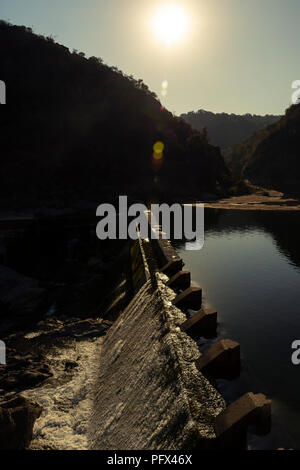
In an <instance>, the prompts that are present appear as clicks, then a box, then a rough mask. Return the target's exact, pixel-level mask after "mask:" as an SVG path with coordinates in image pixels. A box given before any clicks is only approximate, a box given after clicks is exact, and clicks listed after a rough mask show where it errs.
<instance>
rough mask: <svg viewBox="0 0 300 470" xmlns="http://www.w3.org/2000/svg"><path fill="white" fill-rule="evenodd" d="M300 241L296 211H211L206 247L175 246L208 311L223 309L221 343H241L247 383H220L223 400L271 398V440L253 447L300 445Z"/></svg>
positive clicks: (207, 215)
mask: <svg viewBox="0 0 300 470" xmlns="http://www.w3.org/2000/svg"><path fill="white" fill-rule="evenodd" d="M299 239H300V214H299V212H296V211H295V212H276V211H265V212H264V211H244V210H243V211H240V210H220V209H206V210H205V243H204V247H203V249H202V250H200V251H186V250H185V248H184V244H183V243H178V242H176V243H175V244H176V246H177V250H178V251H179V253H180V255H181V256H182V258H183V260H184V262H185V269H188V270H190V271H191V274H192V280H193V282H194V283H195V284H197V285H199V286H200V287H202V289H203V296H204V306H211V307H214V308H216V310H217V311H218V321H219V327H218V338H217V339H220V338H225V337H226V338H231V339H233V340H236V341H238V342H240V344H241V351H242V374H241V378H240V379H239V380H237V381H234V382H233V383H226V381H218V387H219V389H220V390H221V391H222V393H223V396H224V398H225V399H226V400H227V401H228V402H230V401H232V400H233V399H234V398H236V397H237V396H239V395H240V394H241V393H242V391H254V392H262V393H265V394H266V395H267V396H268V397H270V398H271V399H272V410H273V421H274V425H273V431H272V436H269V437H268V438H266V439H265V441H261V440H260V443H259V444H256V443H255V441H253V442H254V444H253V448H256V447H262V448H269V447H271V448H272V447H273V446H274V445H275V446H277V445H278V446H292V447H293V448H299V447H300V395H299V390H300V365H299V366H295V365H293V363H292V361H291V356H292V353H293V350H292V348H291V345H292V343H293V341H294V340H298V339H299V340H300V244H299ZM217 339H216V340H217ZM214 341H215V340H214ZM198 343H199V347H200V350H201V347H202V348H203V347H205V348H206V347H207V344H206V343H207V342H205V341H204V340H203V339H201V338H199V341H198ZM273 448H274V447H273Z"/></svg>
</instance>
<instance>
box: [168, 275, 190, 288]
mask: <svg viewBox="0 0 300 470" xmlns="http://www.w3.org/2000/svg"><path fill="white" fill-rule="evenodd" d="M167 286H168V287H171V289H181V290H185V289H188V288H189V287H190V286H191V273H190V272H189V271H179V272H178V273H176V274H175V275H174V276H172V277H171V278H170V279H169V281H168V282H167Z"/></svg>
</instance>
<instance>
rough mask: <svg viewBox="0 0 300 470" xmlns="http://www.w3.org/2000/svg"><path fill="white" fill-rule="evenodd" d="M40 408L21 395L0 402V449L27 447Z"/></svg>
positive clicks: (39, 413)
mask: <svg viewBox="0 0 300 470" xmlns="http://www.w3.org/2000/svg"><path fill="white" fill-rule="evenodd" d="M41 412H42V408H41V407H40V406H39V405H37V404H35V403H31V402H30V401H28V400H27V399H26V398H24V397H22V396H21V395H19V396H17V397H15V398H13V399H12V400H9V401H6V402H1V403H0V449H1V450H22V449H27V448H28V446H29V444H30V442H31V440H32V434H33V426H34V422H35V420H36V419H37V418H38V417H39V416H40V415H41Z"/></svg>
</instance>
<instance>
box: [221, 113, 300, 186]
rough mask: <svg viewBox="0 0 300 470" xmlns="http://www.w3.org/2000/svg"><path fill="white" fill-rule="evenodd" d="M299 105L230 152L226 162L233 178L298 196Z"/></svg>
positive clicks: (299, 183) (299, 162)
mask: <svg viewBox="0 0 300 470" xmlns="http://www.w3.org/2000/svg"><path fill="white" fill-rule="evenodd" d="M299 136H300V105H295V106H291V107H290V108H289V109H288V110H287V111H286V114H285V116H284V117H282V119H280V121H278V122H277V123H275V124H272V125H271V126H269V127H267V128H265V129H263V130H261V131H259V132H257V133H255V134H254V135H253V136H251V137H250V139H247V140H245V141H244V142H242V143H241V144H240V145H237V146H235V147H234V148H233V149H231V150H230V151H229V152H228V153H227V155H226V160H227V162H228V164H229V167H230V168H231V170H232V171H233V172H234V174H235V175H236V176H242V177H244V178H247V179H249V180H250V181H251V182H253V183H255V184H258V185H262V186H266V187H268V188H273V189H277V190H280V191H288V192H289V191H290V192H292V193H299V187H300V186H299V185H300V160H299Z"/></svg>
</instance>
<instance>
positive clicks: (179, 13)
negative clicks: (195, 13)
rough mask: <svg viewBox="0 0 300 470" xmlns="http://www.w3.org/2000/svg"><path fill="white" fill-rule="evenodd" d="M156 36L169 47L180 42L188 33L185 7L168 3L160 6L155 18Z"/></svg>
mask: <svg viewBox="0 0 300 470" xmlns="http://www.w3.org/2000/svg"><path fill="white" fill-rule="evenodd" d="M153 27H154V31H155V34H156V36H157V37H158V38H159V39H160V40H162V41H163V42H164V44H165V45H166V46H167V47H170V46H172V45H173V44H174V43H177V42H179V41H180V40H181V39H182V38H183V37H184V36H185V34H186V33H187V30H188V17H187V13H186V11H185V9H184V8H183V7H181V6H179V5H174V4H166V5H163V6H161V7H160V8H158V10H157V11H156V14H155V15H154V18H153Z"/></svg>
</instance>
